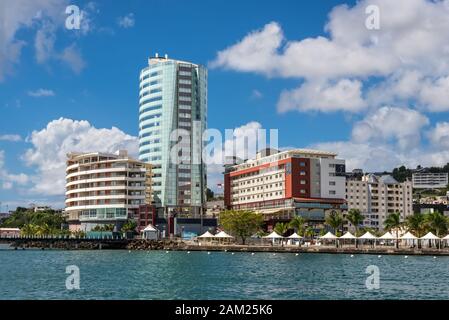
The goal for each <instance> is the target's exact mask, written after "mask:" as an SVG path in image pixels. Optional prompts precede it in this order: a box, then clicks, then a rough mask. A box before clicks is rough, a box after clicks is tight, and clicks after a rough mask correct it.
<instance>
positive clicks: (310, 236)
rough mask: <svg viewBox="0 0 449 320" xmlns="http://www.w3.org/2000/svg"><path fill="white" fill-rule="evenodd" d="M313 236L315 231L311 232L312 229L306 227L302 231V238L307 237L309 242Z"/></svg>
mask: <svg viewBox="0 0 449 320" xmlns="http://www.w3.org/2000/svg"><path fill="white" fill-rule="evenodd" d="M314 235H315V230H313V228H312V227H310V226H309V227H307V228H306V230H305V231H304V236H305V237H306V238H307V237H309V238H310V240H313V236H314Z"/></svg>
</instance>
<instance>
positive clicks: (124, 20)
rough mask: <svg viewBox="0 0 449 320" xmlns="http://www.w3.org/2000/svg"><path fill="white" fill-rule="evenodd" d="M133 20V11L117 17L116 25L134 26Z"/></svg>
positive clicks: (123, 26) (126, 27)
mask: <svg viewBox="0 0 449 320" xmlns="http://www.w3.org/2000/svg"><path fill="white" fill-rule="evenodd" d="M135 22H136V21H135V19H134V13H128V14H127V15H126V16H124V17H119V18H118V19H117V23H118V25H119V26H120V27H122V28H125V29H128V28H132V27H134V24H135Z"/></svg>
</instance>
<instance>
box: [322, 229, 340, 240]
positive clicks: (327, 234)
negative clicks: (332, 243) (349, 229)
mask: <svg viewBox="0 0 449 320" xmlns="http://www.w3.org/2000/svg"><path fill="white" fill-rule="evenodd" d="M320 239H325V240H326V239H327V240H335V239H338V237H337V236H336V235H335V234H333V233H332V232H330V231H329V232H328V233H326V234H325V235H324V236H321V237H320Z"/></svg>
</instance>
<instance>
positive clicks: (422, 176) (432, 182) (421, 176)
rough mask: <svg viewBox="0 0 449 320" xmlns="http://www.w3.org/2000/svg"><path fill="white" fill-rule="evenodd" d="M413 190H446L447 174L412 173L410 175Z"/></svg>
mask: <svg viewBox="0 0 449 320" xmlns="http://www.w3.org/2000/svg"><path fill="white" fill-rule="evenodd" d="M412 182H413V188H415V189H437V188H446V187H447V185H448V183H449V182H448V173H447V172H441V173H432V172H425V171H423V172H414V173H413V174H412Z"/></svg>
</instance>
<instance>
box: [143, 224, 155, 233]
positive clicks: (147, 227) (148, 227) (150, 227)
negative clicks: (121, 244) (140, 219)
mask: <svg viewBox="0 0 449 320" xmlns="http://www.w3.org/2000/svg"><path fill="white" fill-rule="evenodd" d="M144 231H149V232H151V231H152V232H157V229H156V228H155V227H153V225H152V224H149V225H147V226H146V227H145V229H143V230H142V231H141V232H144Z"/></svg>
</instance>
